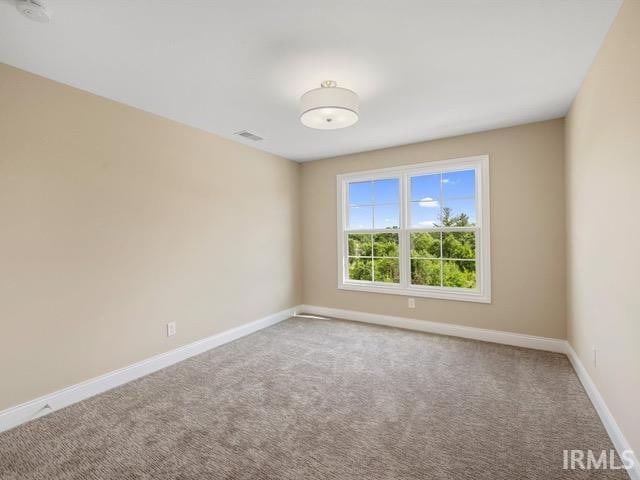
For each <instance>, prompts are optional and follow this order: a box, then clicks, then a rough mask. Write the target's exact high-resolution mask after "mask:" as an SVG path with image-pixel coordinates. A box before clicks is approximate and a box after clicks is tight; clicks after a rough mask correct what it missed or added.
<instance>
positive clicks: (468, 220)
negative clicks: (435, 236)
mask: <svg viewBox="0 0 640 480" xmlns="http://www.w3.org/2000/svg"><path fill="white" fill-rule="evenodd" d="M442 216H443V224H444V225H445V226H453V227H465V226H469V225H475V224H476V201H475V200H474V199H473V198H456V199H453V200H448V199H445V202H444V208H443V209H442Z"/></svg>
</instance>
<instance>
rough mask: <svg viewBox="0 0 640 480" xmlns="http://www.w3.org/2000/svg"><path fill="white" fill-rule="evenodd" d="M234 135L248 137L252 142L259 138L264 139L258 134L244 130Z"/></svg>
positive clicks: (257, 140)
mask: <svg viewBox="0 0 640 480" xmlns="http://www.w3.org/2000/svg"><path fill="white" fill-rule="evenodd" d="M234 135H240V136H241V137H244V138H248V139H249V140H253V141H254V142H259V141H260V140H264V138H262V137H259V136H258V135H256V134H254V133H251V132H247V131H246V130H242V131H241V132H236V133H234Z"/></svg>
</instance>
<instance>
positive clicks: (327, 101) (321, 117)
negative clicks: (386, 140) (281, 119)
mask: <svg viewBox="0 0 640 480" xmlns="http://www.w3.org/2000/svg"><path fill="white" fill-rule="evenodd" d="M321 85H322V86H321V87H320V88H316V89H313V90H309V91H308V92H307V93H305V94H304V95H302V98H301V99H300V100H301V113H300V121H301V122H302V123H303V125H305V126H307V127H309V128H317V129H320V130H335V129H337V128H345V127H350V126H351V125H353V124H354V123H356V122H357V121H358V95H356V93H355V92H352V91H351V90H348V89H346V88H340V87H338V86H337V83H336V82H334V81H333V80H325V81H324V82H322V84H321Z"/></svg>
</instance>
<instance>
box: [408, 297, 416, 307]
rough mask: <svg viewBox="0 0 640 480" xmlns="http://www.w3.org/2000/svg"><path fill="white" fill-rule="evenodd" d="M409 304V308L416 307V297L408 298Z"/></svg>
mask: <svg viewBox="0 0 640 480" xmlns="http://www.w3.org/2000/svg"><path fill="white" fill-rule="evenodd" d="M407 304H408V305H407V306H408V307H409V308H416V299H415V298H409V299H407Z"/></svg>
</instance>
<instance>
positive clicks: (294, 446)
mask: <svg viewBox="0 0 640 480" xmlns="http://www.w3.org/2000/svg"><path fill="white" fill-rule="evenodd" d="M611 448H613V446H612V444H611V441H610V440H609V438H608V436H607V434H606V432H605V430H604V428H603V426H602V424H601V423H600V421H599V419H598V416H597V414H596V412H595V411H594V409H593V407H592V405H591V404H590V402H589V400H588V398H587V396H586V395H585V393H584V391H583V389H582V387H581V385H580V383H579V381H578V379H577V377H576V375H575V373H574V372H573V370H572V369H571V366H570V365H569V362H568V360H567V358H566V357H565V356H564V355H559V354H553V353H546V352H540V351H535V350H527V349H523V348H516V347H508V346H504V345H496V344H491V343H482V342H477V341H473V340H464V339H457V338H452V337H444V336H437V335H429V334H423V333H417V332H409V331H404V330H398V329H392V328H385V327H377V326H372V325H365V324H359V323H352V322H345V321H337V320H321V319H304V318H303V319H301V318H296V319H290V320H287V321H285V322H282V323H280V324H278V325H276V326H273V327H271V328H269V329H266V330H262V331H260V332H258V333H255V334H253V335H250V336H248V337H245V338H242V339H240V340H237V341H235V342H233V343H230V344H227V345H225V346H222V347H219V348H217V349H214V350H211V351H209V352H207V353H204V354H202V355H199V356H197V357H193V358H191V359H189V360H186V361H184V362H181V363H179V364H176V365H174V366H172V367H169V368H166V369H164V370H161V371H159V372H157V373H154V374H152V375H149V376H147V377H144V378H142V379H139V380H136V381H134V382H131V383H129V384H127V385H124V386H122V387H119V388H116V389H114V390H111V391H109V392H106V393H104V394H102V395H99V396H96V397H93V398H91V399H88V400H86V401H83V402H81V403H78V404H76V405H73V406H71V407H68V408H66V409H63V410H60V411H58V412H54V413H52V414H50V415H48V416H46V417H42V418H40V419H38V420H35V421H33V422H30V423H28V424H25V425H22V426H20V427H18V428H15V429H13V430H10V431H8V432H5V433H3V434H0V478H2V479H46V480H51V479H83V480H84V479H300V480H311V479H347V480H348V479H367V480H375V479H429V478H433V479H456V480H459V479H474V480H477V479H509V480H511V479H527V478H529V479H545V480H548V479H555V478H568V479H573V478H615V479H618V478H628V477H627V476H626V473H623V472H622V471H612V470H609V471H591V472H587V471H579V470H577V471H566V470H563V469H562V464H563V450H564V449H592V450H596V451H598V452H599V451H600V450H602V449H607V450H608V449H611Z"/></svg>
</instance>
